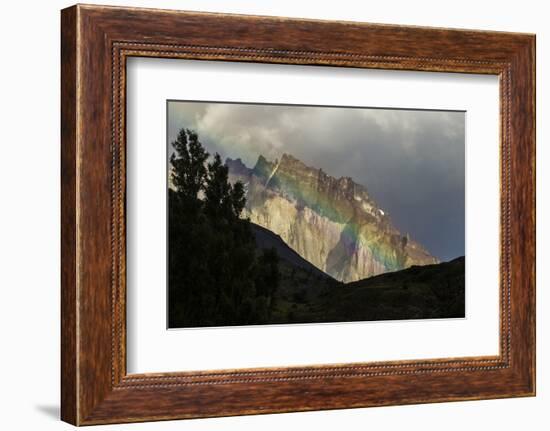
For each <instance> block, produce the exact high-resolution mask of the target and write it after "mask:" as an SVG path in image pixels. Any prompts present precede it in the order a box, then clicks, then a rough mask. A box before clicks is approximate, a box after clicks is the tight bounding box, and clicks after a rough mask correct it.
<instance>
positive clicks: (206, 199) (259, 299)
mask: <svg viewBox="0 0 550 431" xmlns="http://www.w3.org/2000/svg"><path fill="white" fill-rule="evenodd" d="M172 147H173V148H174V153H173V154H172V155H171V156H170V167H171V174H170V175H171V185H170V189H169V196H168V207H169V208H168V213H169V216H168V234H169V239H168V244H169V246H168V252H169V267H168V272H169V326H170V327H188V326H217V325H243V324H253V323H266V322H267V320H268V319H269V317H270V313H271V310H272V308H273V305H274V299H273V297H274V294H275V291H276V290H277V287H278V284H279V279H280V277H279V269H278V256H277V253H276V251H275V250H268V251H264V252H263V254H261V255H260V256H257V250H256V242H255V238H254V235H253V233H252V230H251V228H250V221H249V220H248V219H245V218H242V217H241V215H242V211H243V209H244V207H245V205H246V199H245V192H244V187H243V185H242V183H240V182H237V183H235V184H231V183H230V182H229V179H228V168H227V166H225V165H224V164H223V163H222V160H221V157H220V156H219V154H215V155H214V157H213V158H212V160H211V161H209V159H210V156H209V154H208V153H207V152H206V150H205V149H204V147H203V146H202V144H201V142H200V141H199V138H198V135H197V134H196V133H195V132H194V131H192V130H189V129H182V130H181V131H180V132H179V134H178V137H177V139H176V140H175V141H174V142H173V143H172Z"/></svg>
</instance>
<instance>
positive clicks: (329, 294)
mask: <svg viewBox="0 0 550 431" xmlns="http://www.w3.org/2000/svg"><path fill="white" fill-rule="evenodd" d="M464 267H465V259H464V257H459V258H457V259H454V260H452V261H450V262H443V263H439V264H433V265H424V266H412V267H410V268H407V269H403V270H401V271H395V272H391V273H386V274H381V275H378V276H375V277H370V278H367V279H365V280H359V281H356V282H353V283H348V284H340V285H338V286H335V285H334V284H330V283H325V284H320V283H317V284H314V285H313V286H311V285H303V287H301V288H298V287H296V286H295V287H294V290H293V291H291V290H285V289H284V286H285V285H286V283H285V282H284V281H285V279H284V277H283V283H282V286H283V288H282V289H280V291H279V292H277V299H276V305H277V306H276V309H275V310H274V313H273V315H272V322H270V323H316V322H327V323H328V322H359V321H375V320H404V319H447V318H463V317H465V295H464V292H465V289H464V286H465V283H464ZM335 287H337V288H335Z"/></svg>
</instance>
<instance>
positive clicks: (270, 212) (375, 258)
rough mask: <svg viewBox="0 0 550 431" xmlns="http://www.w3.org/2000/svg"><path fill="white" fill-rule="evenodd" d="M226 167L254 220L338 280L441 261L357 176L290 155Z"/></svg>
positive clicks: (233, 163)
mask: <svg viewBox="0 0 550 431" xmlns="http://www.w3.org/2000/svg"><path fill="white" fill-rule="evenodd" d="M226 165H227V166H228V168H229V174H230V175H229V176H230V180H231V181H232V182H235V181H241V182H242V183H243V184H244V185H245V189H246V197H247V206H246V216H248V217H250V219H251V221H252V222H254V223H256V224H259V225H260V226H263V227H265V228H267V229H269V230H271V231H272V232H275V233H276V234H278V235H280V236H281V238H282V239H283V240H284V241H285V242H286V243H287V244H288V245H289V246H290V247H292V248H293V249H294V250H296V252H298V253H299V254H300V255H301V256H302V257H304V258H305V259H307V260H308V261H309V262H311V263H312V264H313V265H315V266H316V267H317V268H319V269H321V270H322V271H324V272H326V273H327V274H329V275H331V276H332V277H334V278H335V279H337V280H341V281H343V282H350V281H357V280H361V279H363V278H367V277H371V276H373V275H377V274H382V273H385V272H388V271H396V270H400V269H404V268H407V267H409V266H412V265H427V264H433V263H437V262H438V261H437V259H436V258H434V257H433V256H431V255H430V254H429V253H428V252H427V251H426V250H425V249H424V248H423V247H422V246H421V245H420V244H418V243H417V242H415V241H413V240H412V239H410V238H409V236H408V235H402V234H401V233H400V232H399V231H398V230H397V229H396V228H395V227H394V226H393V225H392V223H391V220H390V218H389V216H388V215H387V214H386V213H385V212H384V211H383V210H382V209H380V208H379V207H378V206H377V205H376V203H375V202H374V201H373V200H372V199H371V198H370V197H369V195H368V193H367V190H366V188H364V187H363V186H361V185H359V184H356V183H355V182H353V180H352V179H351V178H349V177H342V178H333V177H331V176H329V175H327V174H326V173H325V172H323V170H321V169H315V168H312V167H309V166H306V165H305V164H304V163H302V162H301V161H300V160H298V159H296V158H294V157H292V156H291V155H288V154H283V156H282V157H281V159H280V160H275V161H274V162H271V161H268V160H266V159H265V158H264V157H263V156H260V157H259V158H258V161H257V163H256V166H254V168H252V169H250V168H248V167H247V166H245V165H244V164H243V163H242V161H241V160H240V159H237V160H232V159H227V161H226Z"/></svg>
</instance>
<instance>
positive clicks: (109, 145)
mask: <svg viewBox="0 0 550 431" xmlns="http://www.w3.org/2000/svg"><path fill="white" fill-rule="evenodd" d="M61 17H62V20H61V50H62V56H61V58H62V62H61V83H62V92H61V111H62V112H61V130H62V133H61V140H62V148H61V160H62V164H61V169H62V175H61V177H62V180H61V189H62V202H61V205H62V216H61V227H62V247H61V253H62V268H61V269H62V282H61V292H62V295H61V306H62V307H61V309H62V323H61V340H62V343H61V358H62V361H61V388H62V390H61V417H62V419H63V420H64V421H66V422H69V423H71V424H74V425H91V424H105V423H116V422H138V421H152V420H166V419H179V418H196V417H212V416H230V415H242V414H258V413H274V412H289V411H308V410H321V409H341V408H352V407H368V406H383V405H393V404H413V403H428V402H442V401H457V400H475V399H489V398H503V397H518V396H533V395H534V394H535V36H534V35H529V34H514V33H500V32H488V31H470V30H449V29H439V28H423V27H403V26H392V25H376V24H363V23H353V22H331V21H314V20H297V19H286V18H275V17H255V16H241V15H220V14H212V13H196V12H178V11H166V10H152V9H151V10H147V9H133V8H119V7H103V6H83V5H77V6H73V7H70V8H68V9H64V10H63V11H62V14H61ZM131 56H144V57H164V58H183V59H199V60H223V61H241V62H258V63H285V64H300V65H331V66H342V67H355V68H374V69H392V70H414V71H442V72H461V73H478V74H493V75H498V76H499V78H500V107H501V110H500V139H501V142H500V146H501V196H500V208H501V220H500V238H501V244H500V246H501V259H500V354H499V355H498V356H491V357H461V358H441V359H430V360H413V361H397V362H396V361H393V362H377V363H353V364H338V365H327V366H303V367H288V368H284V367H283V368H266V369H238V370H224V371H212V370H205V371H203V372H177V373H157V374H130V375H128V374H127V372H126V350H125V340H126V321H125V306H126V303H125V298H126V284H125V268H126V266H125V264H126V262H125V190H126V177H125V152H126V145H125V142H126V140H125V139H126V138H125V97H126V95H125V91H126V87H125V84H126V79H125V76H126V75H125V65H126V59H127V58H129V57H131Z"/></svg>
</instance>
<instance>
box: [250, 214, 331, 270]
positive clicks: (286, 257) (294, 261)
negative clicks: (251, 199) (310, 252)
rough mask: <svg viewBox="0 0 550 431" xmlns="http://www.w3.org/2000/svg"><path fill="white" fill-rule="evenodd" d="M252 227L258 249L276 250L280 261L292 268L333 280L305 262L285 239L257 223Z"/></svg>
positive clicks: (252, 224)
mask: <svg viewBox="0 0 550 431" xmlns="http://www.w3.org/2000/svg"><path fill="white" fill-rule="evenodd" d="M250 227H251V228H252V232H253V234H254V237H255V239H256V246H257V248H258V249H260V250H262V249H272V248H274V249H275V250H276V251H277V255H278V256H279V259H281V260H283V261H285V262H286V263H287V264H289V265H291V266H292V267H294V268H300V269H301V270H304V271H306V272H307V273H309V274H311V275H313V276H315V277H318V278H323V279H330V280H333V278H332V277H331V276H330V275H328V274H327V273H325V272H323V271H321V270H320V269H319V268H317V267H316V266H314V265H313V264H311V263H310V262H308V261H307V260H305V259H304V258H303V257H302V256H300V255H299V254H298V253H296V252H295V251H294V250H293V249H292V248H290V247H289V246H288V245H287V244H286V243H285V242H284V241H283V239H282V238H281V237H280V236H279V235H277V234H275V233H273V232H271V231H270V230H269V229H266V228H264V227H262V226H259V225H257V224H255V223H250Z"/></svg>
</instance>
